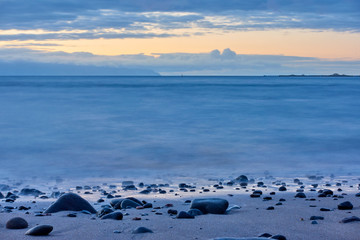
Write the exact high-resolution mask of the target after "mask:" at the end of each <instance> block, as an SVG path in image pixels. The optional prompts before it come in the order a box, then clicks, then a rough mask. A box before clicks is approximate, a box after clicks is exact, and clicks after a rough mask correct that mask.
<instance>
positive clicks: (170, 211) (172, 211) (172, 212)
mask: <svg viewBox="0 0 360 240" xmlns="http://www.w3.org/2000/svg"><path fill="white" fill-rule="evenodd" d="M167 213H168V214H171V215H176V214H177V213H178V211H177V210H175V209H169V210H168V211H167Z"/></svg>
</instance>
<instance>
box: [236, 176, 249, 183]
mask: <svg viewBox="0 0 360 240" xmlns="http://www.w3.org/2000/svg"><path fill="white" fill-rule="evenodd" d="M235 180H236V181H238V182H249V179H248V178H247V176H245V175H240V176H238V177H237V178H236V179H235Z"/></svg>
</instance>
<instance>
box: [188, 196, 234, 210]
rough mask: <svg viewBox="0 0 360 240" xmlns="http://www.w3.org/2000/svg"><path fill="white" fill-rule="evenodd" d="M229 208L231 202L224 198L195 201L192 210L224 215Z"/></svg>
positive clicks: (192, 203)
mask: <svg viewBox="0 0 360 240" xmlns="http://www.w3.org/2000/svg"><path fill="white" fill-rule="evenodd" d="M228 206H229V202H228V201H227V200H225V199H222V198H204V199H199V198H198V199H194V200H193V201H192V202H191V206H190V209H198V210H200V211H201V212H202V213H204V214H207V213H212V214H224V213H225V212H226V209H227V208H228Z"/></svg>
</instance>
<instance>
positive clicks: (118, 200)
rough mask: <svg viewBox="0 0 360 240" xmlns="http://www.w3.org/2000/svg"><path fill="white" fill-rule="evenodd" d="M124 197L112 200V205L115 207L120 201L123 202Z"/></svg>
mask: <svg viewBox="0 0 360 240" xmlns="http://www.w3.org/2000/svg"><path fill="white" fill-rule="evenodd" d="M123 200H124V199H118V198H117V199H112V200H111V201H110V205H111V206H112V207H113V208H115V206H116V205H117V204H118V203H119V202H120V203H121V202H122V201H123Z"/></svg>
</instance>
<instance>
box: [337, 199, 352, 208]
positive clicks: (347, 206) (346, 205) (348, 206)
mask: <svg viewBox="0 0 360 240" xmlns="http://www.w3.org/2000/svg"><path fill="white" fill-rule="evenodd" d="M353 207H354V206H353V205H352V204H351V202H349V201H346V202H342V203H340V204H339V205H338V209H339V210H351V209H353Z"/></svg>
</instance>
